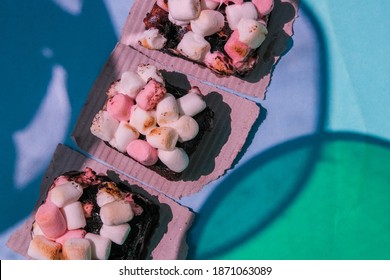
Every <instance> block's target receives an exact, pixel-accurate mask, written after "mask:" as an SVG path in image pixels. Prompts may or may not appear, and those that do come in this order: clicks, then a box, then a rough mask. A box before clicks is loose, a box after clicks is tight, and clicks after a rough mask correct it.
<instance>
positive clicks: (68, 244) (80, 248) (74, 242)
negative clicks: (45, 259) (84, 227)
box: [62, 238, 92, 260]
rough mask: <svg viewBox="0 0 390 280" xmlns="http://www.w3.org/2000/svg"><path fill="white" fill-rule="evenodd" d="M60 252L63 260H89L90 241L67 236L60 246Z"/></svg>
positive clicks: (90, 255)
mask: <svg viewBox="0 0 390 280" xmlns="http://www.w3.org/2000/svg"><path fill="white" fill-rule="evenodd" d="M62 254H63V257H64V259H65V260H90V259H91V258H92V249H91V242H90V241H89V240H88V239H85V238H69V239H67V240H66V241H65V243H64V245H63V246H62Z"/></svg>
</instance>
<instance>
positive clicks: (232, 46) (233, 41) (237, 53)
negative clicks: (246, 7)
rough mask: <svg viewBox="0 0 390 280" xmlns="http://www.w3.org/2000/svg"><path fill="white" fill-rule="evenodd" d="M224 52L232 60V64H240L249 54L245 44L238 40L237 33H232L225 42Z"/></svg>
mask: <svg viewBox="0 0 390 280" xmlns="http://www.w3.org/2000/svg"><path fill="white" fill-rule="evenodd" d="M224 50H225V52H226V53H227V55H228V56H229V57H230V58H231V59H232V62H233V64H236V63H238V62H241V61H243V60H245V59H246V57H247V56H248V54H249V51H250V48H249V46H248V45H247V44H245V43H243V42H241V41H240V40H239V34H238V31H237V30H235V31H233V33H232V35H230V37H229V39H228V40H227V42H226V44H225V46H224Z"/></svg>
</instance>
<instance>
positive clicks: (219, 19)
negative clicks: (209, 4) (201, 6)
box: [191, 10, 225, 37]
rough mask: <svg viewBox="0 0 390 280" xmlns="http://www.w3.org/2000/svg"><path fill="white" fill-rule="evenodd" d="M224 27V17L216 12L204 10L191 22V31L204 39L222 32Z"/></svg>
mask: <svg viewBox="0 0 390 280" xmlns="http://www.w3.org/2000/svg"><path fill="white" fill-rule="evenodd" d="M224 25H225V18H224V16H223V15H222V14H221V13H220V12H218V11H214V10H203V11H201V12H200V15H199V17H198V18H196V19H194V20H191V30H192V31H193V32H194V33H196V34H199V35H200V36H203V37H204V36H210V35H212V34H214V33H217V32H219V31H221V30H222V28H223V26H224Z"/></svg>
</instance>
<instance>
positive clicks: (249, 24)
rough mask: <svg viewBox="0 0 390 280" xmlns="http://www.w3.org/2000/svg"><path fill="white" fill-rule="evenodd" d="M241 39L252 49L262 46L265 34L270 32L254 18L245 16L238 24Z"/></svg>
mask: <svg viewBox="0 0 390 280" xmlns="http://www.w3.org/2000/svg"><path fill="white" fill-rule="evenodd" d="M237 30H238V34H239V38H238V39H239V40H240V41H241V42H243V43H245V44H246V45H248V46H249V47H250V48H252V49H256V48H258V47H260V45H261V43H263V42H264V40H265V36H266V35H267V34H268V31H267V28H266V27H265V26H264V25H263V24H261V23H260V22H258V21H257V20H253V19H246V18H243V19H241V20H240V22H239V23H238V26H237Z"/></svg>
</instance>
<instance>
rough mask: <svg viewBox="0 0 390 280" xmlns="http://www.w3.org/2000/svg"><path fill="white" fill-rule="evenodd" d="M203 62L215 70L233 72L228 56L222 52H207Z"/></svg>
mask: <svg viewBox="0 0 390 280" xmlns="http://www.w3.org/2000/svg"><path fill="white" fill-rule="evenodd" d="M203 62H204V63H205V64H206V65H207V66H208V67H210V68H212V69H214V70H215V71H216V72H220V73H225V74H229V73H230V74H233V71H232V67H231V66H230V64H229V58H228V56H227V55H225V54H224V53H222V52H219V51H215V52H212V53H211V52H208V53H207V54H206V56H205V58H204V61H203Z"/></svg>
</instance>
